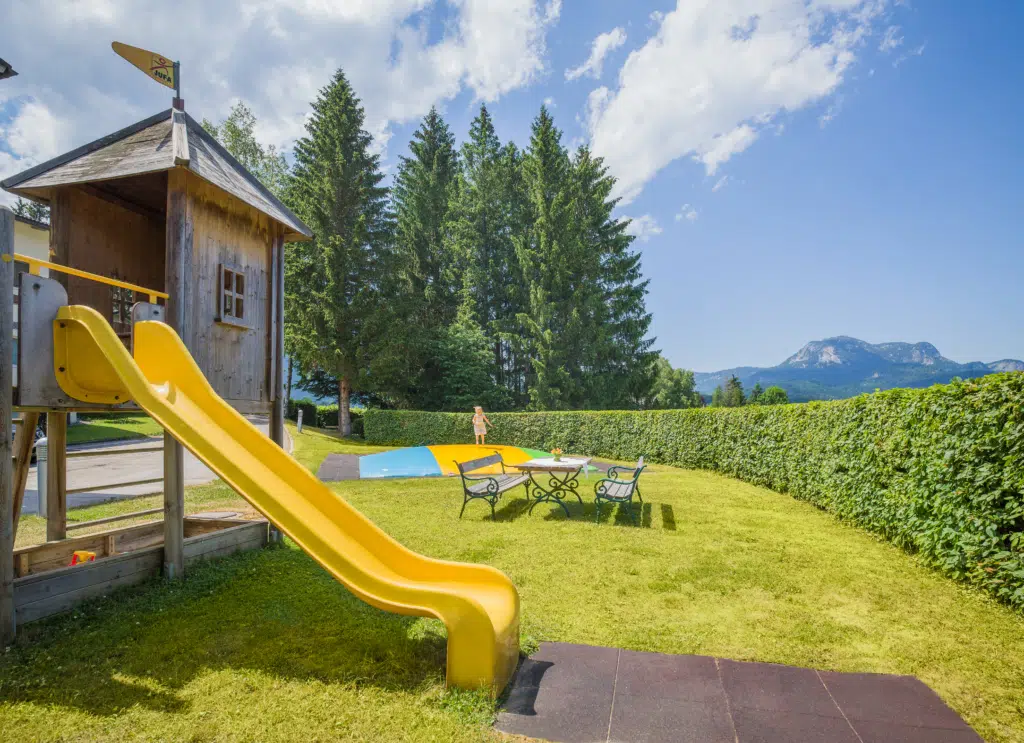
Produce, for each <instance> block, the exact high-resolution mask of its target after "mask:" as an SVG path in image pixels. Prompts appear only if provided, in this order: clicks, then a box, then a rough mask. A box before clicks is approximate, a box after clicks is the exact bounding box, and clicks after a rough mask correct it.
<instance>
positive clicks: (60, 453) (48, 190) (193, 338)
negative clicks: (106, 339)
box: [0, 102, 311, 640]
mask: <svg viewBox="0 0 1024 743" xmlns="http://www.w3.org/2000/svg"><path fill="white" fill-rule="evenodd" d="M178 105H181V104H180V102H177V103H176V106H178ZM0 185H2V187H3V188H4V189H5V190H7V191H9V192H11V193H14V194H17V195H19V196H22V197H25V198H28V199H32V200H35V201H38V202H42V203H46V204H48V205H49V206H50V220H51V221H50V263H49V265H48V264H47V263H44V262H40V261H38V260H36V259H32V260H28V261H26V262H25V263H24V265H27V267H28V271H27V272H25V271H20V272H19V271H16V269H15V261H14V260H13V256H12V252H13V248H12V244H13V215H11V213H10V211H8V210H0V251H2V252H3V255H2V256H0V257H2V258H3V261H2V262H0V292H2V293H3V297H5V299H3V301H0V338H2V339H3V340H2V343H3V344H5V345H4V346H3V350H2V359H0V390H2V394H0V415H2V416H3V417H6V418H7V419H8V420H10V419H11V417H12V413H13V412H20V413H21V420H20V423H21V425H20V426H17V434H15V435H14V436H12V434H11V430H10V427H4V429H5V430H4V431H2V432H0V444H2V446H0V639H4V640H6V639H9V638H10V637H13V634H14V630H15V627H16V625H17V623H23V622H25V621H31V620H33V619H37V618H40V617H43V616H47V615H49V614H52V613H56V612H58V611H62V610H64V609H66V608H68V607H69V606H71V605H73V604H74V603H75V602H77V601H80V600H83V599H85V598H89V597H91V596H95V595H99V594H102V593H105V592H107V591H109V590H112V589H113V588H116V587H118V586H120V585H124V584H129V583H134V582H138V581H140V580H143V579H145V578H148V577H149V576H151V575H155V574H157V573H158V572H160V571H163V573H164V574H165V575H167V576H168V577H176V576H181V575H183V573H184V569H185V566H186V564H187V563H188V561H189V560H190V559H193V558H195V559H198V558H199V557H202V556H208V555H210V554H224V553H225V552H229V551H233V550H235V549H239V548H245V547H252V546H258V545H261V544H263V543H265V542H266V540H267V539H268V526H267V524H266V522H238V521H232V520H227V521H224V520H221V521H217V520H213V521H211V520H197V519H186V518H185V516H184V485H183V475H182V471H183V462H184V451H183V449H182V447H181V445H180V444H179V443H178V442H177V441H175V440H174V439H172V438H171V437H169V436H168V435H166V434H165V437H164V438H165V441H164V454H163V458H164V473H163V489H164V494H165V495H164V508H163V509H162V510H163V519H162V521H160V520H158V521H154V522H150V523H146V524H141V525H137V526H131V527H124V528H120V529H118V528H113V529H110V530H107V531H103V532H101V533H99V534H90V535H88V536H84V537H73V538H70V539H69V538H68V535H67V531H68V530H67V523H66V511H67V505H66V503H67V500H66V499H67V485H66V474H65V473H66V425H67V423H66V421H67V413H68V412H71V411H81V412H86V411H89V412H95V411H100V410H112V409H116V408H130V407H132V405H131V403H125V404H122V405H119V406H105V405H94V404H87V403H83V402H81V401H77V400H73V399H70V398H69V397H68V396H67V394H66V393H64V392H63V391H62V390H61V388H60V386H59V385H58V384H57V381H56V378H55V371H54V363H53V359H54V354H53V322H54V319H55V317H56V311H57V309H58V308H59V307H60V306H62V305H65V304H82V305H88V306H90V307H93V308H94V309H96V310H98V311H99V312H100V313H101V314H103V315H104V317H106V319H107V320H108V321H109V322H110V323H111V325H112V326H113V327H114V329H115V330H116V331H117V333H118V335H119V336H120V337H121V339H122V340H123V341H124V343H125V344H126V345H128V346H129V347H130V345H131V337H132V325H133V323H134V322H135V321H137V320H139V319H156V320H161V321H164V322H167V323H168V324H169V325H171V327H173V328H174V329H175V330H176V331H177V332H178V334H179V335H180V336H181V338H182V340H183V341H184V343H185V345H186V347H187V348H188V350H189V352H190V353H191V354H192V356H193V357H194V358H195V360H196V362H197V363H198V364H199V366H200V368H201V369H202V371H203V373H204V374H205V375H206V377H207V379H208V380H209V381H210V383H211V384H212V385H213V387H214V389H215V390H216V391H217V393H218V394H219V395H220V396H221V397H223V398H224V399H225V400H226V401H228V402H229V403H230V404H231V405H232V406H233V407H234V408H235V409H237V410H238V411H239V412H241V413H243V414H266V415H268V416H269V420H270V434H271V436H272V437H273V439H274V440H275V441H277V442H278V443H279V444H281V443H282V442H283V439H284V427H283V421H284V408H283V402H284V401H283V367H282V361H283V353H284V349H283V346H284V333H283V288H284V253H283V251H284V243H285V242H288V241H296V240H306V239H309V238H310V236H311V233H310V231H309V229H308V228H307V227H306V226H305V225H304V224H303V223H302V222H301V221H300V220H299V219H298V218H297V217H295V215H294V214H292V213H291V212H290V211H289V210H288V209H287V208H286V207H285V206H284V205H283V204H282V203H281V202H280V201H279V200H278V199H277V198H275V197H274V195H273V194H272V193H270V191H269V190H267V189H266V188H265V187H264V186H263V185H262V184H260V183H259V181H257V180H256V178H255V177H254V176H253V175H252V174H250V173H249V172H248V171H246V170H245V168H243V167H242V166H241V165H240V164H239V163H238V162H237V161H236V160H235V159H234V158H233V157H232V156H231V155H230V154H229V153H228V152H227V151H226V150H224V148H223V147H221V146H220V144H218V143H217V142H216V140H214V139H213V138H212V137H211V136H210V135H209V134H208V133H207V132H206V131H205V130H204V129H203V128H202V127H201V126H200V125H199V124H198V123H197V122H196V121H195V120H194V119H193V118H191V117H190V116H189V115H188V114H186V113H185V111H184V110H183V106H182V108H177V107H176V108H172V109H170V110H168V111H164V112H161V113H159V114H156V115H154V116H151V117H150V118H148V119H145V120H143V121H139V122H137V123H135V124H132V125H131V126H129V127H127V128H125V129H122V130H120V131H117V132H114V133H113V134H110V135H108V136H106V137H103V138H101V139H98V140H96V141H95V142H91V143H89V144H86V145H84V146H82V147H79V148H77V149H75V150H72V151H70V152H68V153H65V154H64V155H61V156H60V157H57V158H54V159H53V160H50V161H49V162H45V163H43V164H41V165H38V166H36V167H34V168H31V169H29V170H27V171H25V172H23V173H20V174H18V175H15V176H13V177H11V178H8V179H7V180H5V181H3V182H2V184H0ZM19 260H20V259H19ZM44 269H49V270H48V276H42V275H41V271H42V270H44ZM15 295H17V304H18V306H17V307H15V306H14V302H15V299H14V298H15ZM15 337H16V338H17V342H16V343H13V339H14V338H15ZM12 345H13V347H12ZM15 355H16V356H17V358H16V359H15ZM15 362H16V363H17V365H18V370H19V374H18V380H17V386H16V387H15V386H14V383H13V380H12V376H11V373H12V369H11V366H12V363H15ZM40 415H45V416H46V418H47V436H48V443H49V447H48V449H49V451H48V454H49V456H48V470H49V476H48V478H47V486H46V493H40V498H41V499H42V498H45V501H46V511H47V542H46V544H43V545H36V546H33V547H30V548H24V549H20V550H17V551H15V550H14V549H13V541H14V533H15V531H16V529H17V522H18V518H19V515H20V512H21V504H22V500H23V497H24V493H25V482H26V478H27V475H28V469H29V457H30V452H31V448H32V438H33V437H32V433H33V431H34V429H35V427H36V421H37V420H38V417H39V416H40ZM78 549H88V550H91V551H94V552H96V554H97V559H96V561H95V562H91V563H89V564H87V565H85V566H75V567H64V566H67V565H68V562H69V561H70V558H71V556H72V553H73V552H74V551H75V550H78Z"/></svg>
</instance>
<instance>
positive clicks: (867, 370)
mask: <svg viewBox="0 0 1024 743" xmlns="http://www.w3.org/2000/svg"><path fill="white" fill-rule="evenodd" d="M1003 371H1024V361H1019V360H1017V359H1002V360H1000V361H993V362H991V363H985V362H982V361H971V362H968V363H966V364H961V363H958V362H956V361H953V360H951V359H947V358H946V357H945V356H943V355H942V354H941V353H939V349H937V348H936V347H935V346H933V345H932V344H931V343H900V342H896V343H867V342H865V341H862V340H858V339H857V338H850V337H849V336H845V335H841V336H837V337H835V338H826V339H824V340H820V341H811V342H810V343H808V344H807V345H805V346H804V347H803V348H801V349H800V350H799V351H797V352H796V353H795V354H793V355H792V356H790V357H789V358H788V359H786V360H785V361H783V362H782V363H781V364H779V365H778V366H772V367H757V366H739V367H736V368H734V369H723V370H722V371H717V372H709V373H704V372H696V373H695V374H694V375H693V376H694V381H695V382H696V386H697V391H698V392H700V393H702V394H704V395H710V394H711V393H712V392H713V391H714V389H715V387H717V386H718V385H720V384H724V383H725V381H726V380H727V379H729V377H731V376H732V375H734V374H735V375H736V376H737V377H739V379H740V381H741V382H742V383H743V389H744V390H747V391H749V390H750V388H751V387H753V386H754V385H755V384H760V385H761V386H762V387H764V388H768V387H770V386H772V385H778V386H779V387H782V388H783V389H785V390H786V392H787V393H789V399H790V400H791V401H793V402H804V401H807V400H836V399H839V398H843V397H852V396H854V395H859V394H860V393H862V392H874V391H875V390H877V389H882V390H887V389H892V388H893V387H928V386H929V385H932V384H937V383H945V382H949V381H950V380H951V379H952V378H953V377H961V378H963V379H968V378H971V377H981V376H984V375H985V374H992V373H994V372H1003Z"/></svg>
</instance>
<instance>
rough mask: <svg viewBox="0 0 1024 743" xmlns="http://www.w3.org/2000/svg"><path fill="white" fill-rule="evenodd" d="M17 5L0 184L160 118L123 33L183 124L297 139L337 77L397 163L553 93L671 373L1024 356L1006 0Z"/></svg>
mask: <svg viewBox="0 0 1024 743" xmlns="http://www.w3.org/2000/svg"><path fill="white" fill-rule="evenodd" d="M11 2H12V6H11V13H10V19H11V21H12V22H11V23H5V24H4V27H3V28H0V56H2V57H4V58H5V59H7V60H8V61H9V62H11V63H13V64H14V66H15V68H16V69H18V70H19V72H21V73H22V74H21V75H20V76H19V77H17V78H13V79H11V80H7V81H3V82H0V176H5V175H9V174H11V173H13V172H17V171H18V170H21V169H23V168H25V167H28V166H30V165H31V164H33V163H34V162H37V161H39V160H41V159H45V158H46V157H51V156H53V155H55V154H58V153H59V152H62V151H64V150H66V149H68V148H70V147H72V146H74V145H76V144H80V143H81V142H84V141H87V140H89V139H92V138H95V137H97V136H101V135H103V134H105V133H107V132H109V131H112V130H113V129H115V128H117V127H120V126H123V125H126V124H128V123H131V122H132V121H134V120H137V119H139V118H142V117H143V116H145V115H148V114H150V113H153V112H155V111H157V110H159V109H160V108H161V107H165V106H166V105H167V103H168V95H167V94H166V93H165V91H164V89H163V88H160V87H159V86H157V85H156V84H154V83H151V82H148V81H147V80H145V78H143V77H142V76H141V75H140V74H139V73H137V72H135V71H134V70H132V69H131V68H129V67H128V65H127V64H126V63H124V62H123V61H121V60H120V59H118V58H117V57H115V56H114V55H113V53H112V52H110V50H109V42H110V41H112V40H119V41H124V42H127V43H131V44H136V45H138V46H143V47H147V48H151V49H154V50H155V51H158V52H160V53H162V54H165V55H168V56H172V57H177V58H179V59H181V60H182V64H183V70H184V75H183V80H184V83H185V90H184V95H185V98H186V100H187V101H188V109H189V111H190V112H191V113H192V114H193V115H194V116H197V117H201V116H208V117H210V118H218V117H221V116H223V115H224V114H225V113H226V112H227V110H228V109H229V108H230V106H231V104H232V102H233V101H234V100H237V99H243V100H245V101H246V102H247V103H249V105H251V106H252V108H253V109H254V111H255V112H256V114H257V116H258V117H259V118H260V122H261V124H260V136H261V137H262V138H263V139H264V140H265V141H268V142H274V143H276V144H278V145H279V146H282V147H284V148H286V149H287V148H288V147H290V145H291V143H292V142H293V141H294V139H295V137H296V136H298V135H299V134H301V128H302V117H303V116H304V114H305V112H306V111H307V110H308V102H309V100H310V99H311V98H312V97H313V95H314V94H315V92H316V90H317V89H318V88H319V87H320V86H321V85H323V84H324V82H326V80H327V78H328V76H329V75H330V73H331V72H332V71H333V69H334V68H335V67H337V66H339V65H340V66H343V67H344V68H345V69H346V71H347V72H348V73H349V75H350V77H351V78H352V80H353V83H354V85H355V86H356V89H357V91H358V92H359V93H360V95H361V96H362V97H363V99H364V102H365V104H366V108H367V114H368V126H369V128H370V129H371V131H373V132H374V133H375V135H377V142H378V145H379V146H380V147H381V148H382V152H383V153H384V156H385V162H386V163H388V164H389V165H391V166H393V164H394V162H395V160H396V158H397V157H398V156H399V155H400V154H402V153H403V152H404V150H405V147H406V143H407V142H408V140H409V137H410V135H411V133H412V131H413V129H414V128H415V126H416V122H417V119H418V118H419V117H420V116H422V114H423V113H424V112H425V111H426V109H427V108H429V106H430V105H433V104H436V105H438V106H439V107H440V108H441V110H442V111H443V112H444V114H445V116H446V118H447V119H448V120H449V122H450V124H451V125H452V127H453V129H454V130H455V131H456V133H457V135H458V136H459V137H460V139H461V138H462V137H463V136H465V133H466V131H467V129H468V126H469V121H470V120H471V118H472V117H473V115H475V113H476V109H477V107H478V106H479V103H480V102H481V101H486V102H487V104H488V106H489V107H490V109H491V111H492V113H493V114H494V116H495V119H496V124H497V128H498V131H499V134H500V135H501V136H502V138H503V139H513V140H514V141H516V142H517V143H518V144H519V145H521V146H524V145H525V144H526V143H527V141H528V137H529V125H530V121H531V119H532V118H533V116H534V115H536V112H537V110H538V108H539V107H540V105H541V103H542V102H544V101H549V102H550V106H551V108H552V110H553V113H554V115H555V118H556V121H557V122H558V123H559V125H560V126H561V127H562V129H563V130H564V133H565V142H566V143H567V144H570V143H572V144H575V143H579V142H589V143H591V145H592V146H593V148H594V149H595V150H596V151H597V152H598V154H602V155H604V156H605V157H606V159H607V161H608V163H609V165H610V167H611V168H612V171H613V172H614V173H615V174H616V175H618V176H619V177H620V183H621V189H620V194H621V195H622V196H624V203H623V205H622V206H621V208H620V213H621V214H622V215H623V216H629V217H633V218H635V219H636V222H635V223H634V230H635V231H636V232H637V233H638V235H639V238H638V240H637V243H636V246H637V248H638V249H639V250H640V251H641V252H642V254H643V262H644V272H645V275H646V276H647V277H648V278H650V279H651V285H650V296H649V299H648V306H649V309H650V310H651V311H652V312H653V314H654V324H653V333H654V334H655V335H656V336H657V338H658V347H660V348H661V349H662V350H663V352H664V353H665V355H666V356H667V357H668V358H669V360H670V361H671V362H672V363H673V364H674V365H676V366H683V367H686V368H692V369H696V370H698V371H711V370H715V369H720V368H725V367H729V366H736V365H771V364H775V363H778V362H780V361H782V360H783V359H784V358H786V357H787V356H788V355H789V354H791V353H792V352H794V351H796V350H797V349H798V348H799V347H800V346H801V345H802V344H803V343H805V342H806V341H808V340H812V339H819V338H823V337H826V336H831V335H839V334H845V335H853V336H856V337H859V338H863V339H865V340H868V341H871V342H882V341H889V340H906V341H919V340H927V341H930V342H932V343H934V344H935V345H936V346H938V348H939V350H940V351H942V352H943V353H944V354H945V355H946V356H949V357H950V358H953V359H955V360H957V361H974V360H981V361H992V360H995V359H999V358H1005V357H1014V358H1024V322H1021V319H1020V318H1022V317H1024V292H1022V291H1021V289H1020V280H1021V276H1024V250H1022V237H1021V236H1022V228H1024V216H1022V215H1024V156H1022V153H1024V150H1022V147H1021V146H1020V145H1019V144H1018V135H1017V131H1016V130H1017V129H1018V128H1019V122H1020V120H1021V114H1022V113H1024V111H1022V108H1024V104H1022V102H1021V96H1020V95H1019V94H1018V93H1017V92H1015V91H1017V90H1019V88H1020V83H1021V81H1022V80H1024V59H1022V57H1021V55H1019V54H1015V53H1014V50H1015V49H1016V48H1018V47H1019V43H1018V40H1017V33H1018V31H1017V29H1019V28H1020V25H1021V22H1022V21H1024V7H1022V6H1021V5H1019V4H1018V3H1014V2H1009V1H1008V0H1007V1H1004V2H991V3H984V4H968V3H961V2H952V0H947V1H943V2H940V1H937V0H932V1H930V2H924V1H923V0H916V1H915V2H895V0H889V1H886V0H714V1H713V2H712V1H711V0H689V1H685V2H682V3H680V5H679V6H678V7H677V5H676V4H675V3H673V2H665V1H664V0H662V1H659V2H633V3H622V2H610V1H604V0H602V1H600V2H587V3H582V2H569V1H568V0H566V1H565V2H564V3H559V2H557V0H507V1H506V2H504V3H501V4H498V3H491V2H486V1H485V0H451V1H450V2H442V0H436V1H434V2H431V1H430V0H378V1H377V2H372V3H371V2H366V3H361V2H354V1H353V2H347V3H331V2H328V0H295V1H294V2H284V0H232V1H231V2H225V3H222V4H217V6H216V9H213V8H211V7H210V6H211V4H208V3H205V2H201V1H200V0H182V1H181V3H180V4H179V6H178V7H179V9H180V12H179V13H178V15H179V17H180V18H194V19H196V21H195V24H193V25H189V24H187V23H184V24H177V25H175V24H167V23H165V22H163V20H162V17H161V12H160V9H161V8H163V7H165V6H164V5H162V4H158V3H128V2H118V1H117V0H81V1H80V2H77V3H73V4H72V3H69V2H64V1H63V0H45V3H44V4H46V5H48V6H51V7H49V8H46V9H45V10H46V11H47V12H40V11H39V3H38V2H29V0H11ZM200 18H203V20H204V21H205V22H203V23H200V22H199V19H200ZM41 40H46V43H40V41H41ZM592 51H595V52H601V53H595V54H592ZM588 58H589V61H590V62H591V64H589V66H588V65H587V62H588ZM68 60H75V61H76V64H74V65H73V66H72V69H74V70H76V72H75V74H74V75H69V74H68V69H69V66H68ZM571 70H575V72H573V73H569V71H571ZM568 78H572V79H568Z"/></svg>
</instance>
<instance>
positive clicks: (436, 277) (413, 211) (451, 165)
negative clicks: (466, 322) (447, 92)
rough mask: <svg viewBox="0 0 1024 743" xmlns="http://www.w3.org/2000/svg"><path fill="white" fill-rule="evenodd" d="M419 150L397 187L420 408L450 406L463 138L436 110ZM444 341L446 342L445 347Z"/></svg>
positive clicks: (410, 375) (413, 390)
mask: <svg viewBox="0 0 1024 743" xmlns="http://www.w3.org/2000/svg"><path fill="white" fill-rule="evenodd" d="M409 149H410V153H411V156H410V157H402V158H401V159H400V161H399V167H398V174H397V176H396V178H395V187H394V190H393V201H394V210H395V217H396V225H397V230H396V236H395V241H396V248H397V251H398V256H399V260H400V261H401V265H402V269H401V275H402V278H403V279H404V281H403V286H402V291H403V296H402V300H403V301H402V302H401V303H400V306H399V307H397V308H396V309H399V310H400V311H401V313H402V315H403V317H404V318H405V321H404V322H403V323H401V324H400V327H396V328H395V332H396V333H402V334H404V335H405V338H406V340H405V346H406V349H407V351H408V357H407V358H408V361H409V369H408V371H407V374H406V377H407V380H408V381H407V386H406V393H407V394H406V396H407V398H408V400H407V401H408V402H409V404H411V405H413V406H414V407H417V408H421V409H427V410H436V409H439V408H441V407H443V405H444V397H445V393H444V390H443V389H441V387H442V386H443V385H444V379H443V376H444V372H443V370H442V368H441V366H440V364H439V360H438V358H437V355H436V351H437V350H438V349H439V348H442V347H443V342H444V340H445V339H446V338H447V333H448V328H449V326H451V325H452V323H453V322H454V321H455V319H456V312H457V310H458V307H459V289H460V286H459V283H460V282H459V279H458V269H459V262H458V261H456V260H455V256H454V254H453V252H452V249H451V241H450V240H448V239H447V238H446V235H447V231H448V227H449V225H448V221H449V218H448V212H449V206H450V204H451V202H452V201H453V200H454V197H455V194H456V189H457V186H458V182H457V178H458V174H459V170H458V155H457V154H456V152H455V137H454V136H453V135H452V133H451V130H450V129H449V128H448V125H447V124H446V123H445V122H444V120H443V119H442V118H441V116H440V114H438V112H437V109H436V108H431V109H430V112H429V113H428V114H427V116H426V117H425V118H424V119H423V121H422V123H421V124H420V126H419V128H417V130H416V132H415V133H414V134H413V140H412V141H411V142H410V143H409ZM439 344H442V345H439Z"/></svg>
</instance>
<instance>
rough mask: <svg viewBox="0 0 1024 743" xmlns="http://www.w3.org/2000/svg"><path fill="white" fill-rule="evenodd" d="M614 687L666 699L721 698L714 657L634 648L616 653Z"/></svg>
mask: <svg viewBox="0 0 1024 743" xmlns="http://www.w3.org/2000/svg"><path fill="white" fill-rule="evenodd" d="M616 689H617V691H618V693H619V694H630V695H633V696H649V697H657V698H668V699H715V698H721V699H722V700H723V701H724V697H725V689H723V688H722V681H721V679H720V678H719V677H718V668H717V667H716V666H715V659H714V658H711V657H708V656H702V655H664V654H662V653H640V652H637V651H635V650H623V651H622V654H621V655H620V656H619V680H618V684H617V686H616Z"/></svg>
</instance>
